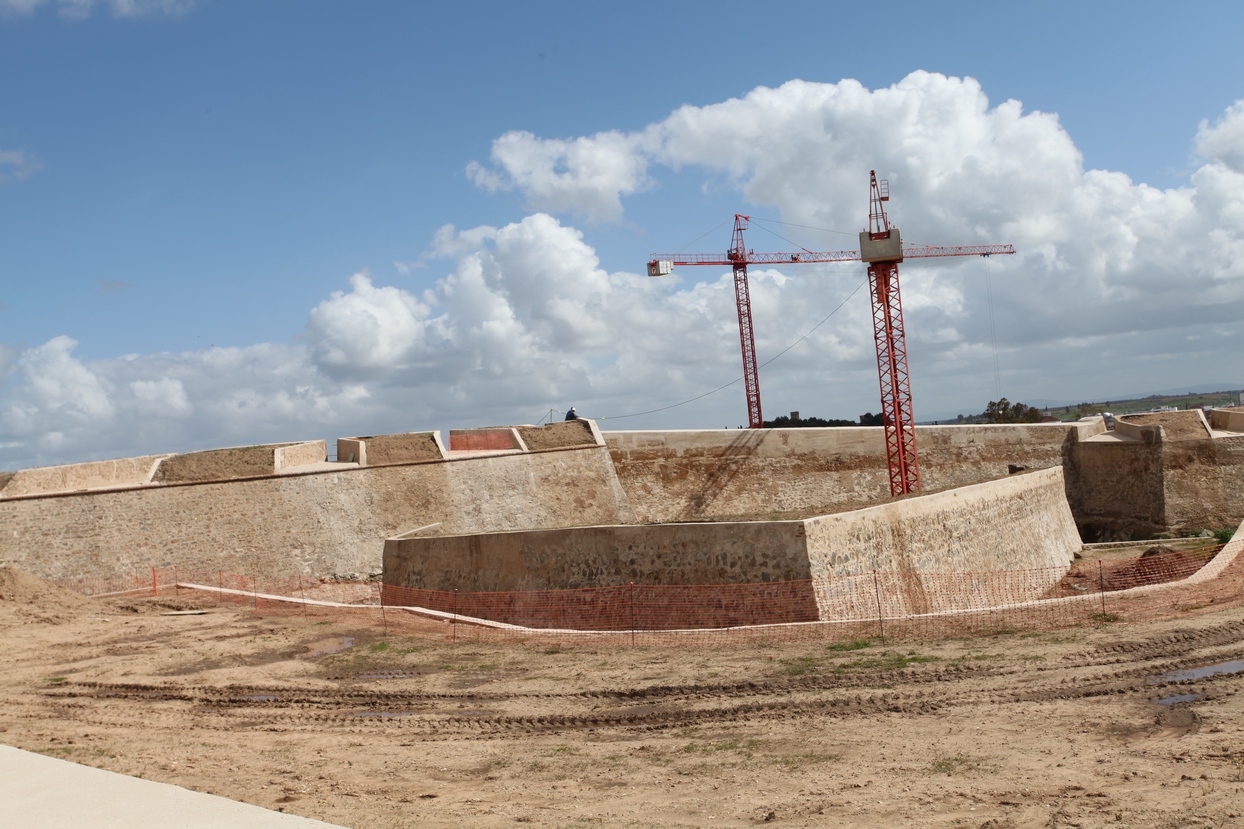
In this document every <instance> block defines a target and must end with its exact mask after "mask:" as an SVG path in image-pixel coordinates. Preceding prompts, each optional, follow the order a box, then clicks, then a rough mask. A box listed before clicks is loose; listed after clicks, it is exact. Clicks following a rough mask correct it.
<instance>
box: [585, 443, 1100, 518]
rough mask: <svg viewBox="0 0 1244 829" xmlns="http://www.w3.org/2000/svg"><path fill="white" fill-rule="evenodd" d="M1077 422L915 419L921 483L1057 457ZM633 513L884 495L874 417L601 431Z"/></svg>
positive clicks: (704, 513)
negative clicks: (798, 425)
mask: <svg viewBox="0 0 1244 829" xmlns="http://www.w3.org/2000/svg"><path fill="white" fill-rule="evenodd" d="M1097 428H1104V427H1095V426H1093V427H1090V426H1086V425H1084V424H1033V425H1014V426H1005V427H999V426H921V427H919V428H918V429H917V430H916V440H917V444H918V446H919V450H920V468H921V475H922V482H923V484H924V490H925V491H926V492H937V491H941V490H945V489H951V488H954V487H961V486H967V485H970V484H976V483H981V482H982V481H989V480H995V479H998V478H1005V477H1006V476H1007V475H1009V474H1011V472H1012V471H1014V470H1016V469H1046V468H1050V467H1054V466H1060V465H1062V464H1063V463H1064V460H1065V457H1066V455H1067V452H1068V450H1069V447H1070V445H1071V444H1072V443H1073V442H1074V440H1075V439H1076V436H1077V435H1079V434H1081V433H1083V434H1091V433H1092V432H1093V431H1094V430H1096V429H1097ZM604 435H605V442H606V444H607V445H608V446H609V449H610V453H611V454H612V456H613V460H614V465H615V466H616V467H617V470H618V478H619V480H620V481H621V482H622V486H623V488H625V489H626V492H627V495H628V496H629V497H630V500H631V504H632V505H633V506H634V508H635V512H636V514H637V515H638V516H639V519H640V520H641V521H654V522H669V521H686V520H692V519H704V518H713V519H718V520H731V519H736V520H738V519H747V520H754V519H761V518H796V517H808V516H813V515H820V514H825V513H830V512H840V511H843V510H851V509H859V508H861V507H866V506H872V505H875V504H878V503H883V502H885V501H888V500H889V499H890V488H889V487H890V485H889V478H888V475H887V472H886V468H887V467H886V464H887V461H886V453H885V437H884V432H883V430H882V429H881V428H880V427H846V428H825V429H740V430H714V431H685V432H679V431H668V432H605V433H604Z"/></svg>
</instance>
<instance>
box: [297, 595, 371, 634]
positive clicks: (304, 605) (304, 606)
mask: <svg viewBox="0 0 1244 829" xmlns="http://www.w3.org/2000/svg"><path fill="white" fill-rule="evenodd" d="M376 590H377V591H379V593H380V624H381V625H383V626H384V635H385V638H386V639H387V638H388V637H389V617H388V616H386V615H385V612H384V582H383V581H378V582H376ZM304 607H305V605H304Z"/></svg>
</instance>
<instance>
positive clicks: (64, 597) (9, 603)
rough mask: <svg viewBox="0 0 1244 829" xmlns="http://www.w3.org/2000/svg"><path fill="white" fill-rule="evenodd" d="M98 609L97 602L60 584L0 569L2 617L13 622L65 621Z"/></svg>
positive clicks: (6, 568) (7, 569)
mask: <svg viewBox="0 0 1244 829" xmlns="http://www.w3.org/2000/svg"><path fill="white" fill-rule="evenodd" d="M96 605H97V602H96V601H95V600H94V599H90V598H87V597H86V596H83V595H81V594H79V593H75V592H73V591H72V590H69V589H67V588H64V587H61V586H60V585H59V584H55V583H53V582H50V581H47V580H46V579H41V578H39V577H38V576H32V575H30V574H29V573H23V572H22V571H21V570H16V569H14V568H12V567H0V614H2V615H3V616H5V617H8V618H9V619H10V620H11V619H12V618H13V617H26V618H28V619H31V620H35V621H42V622H57V621H63V620H64V619H65V618H67V616H68V615H70V614H71V613H73V612H75V611H81V610H84V609H88V608H92V607H95V606H96Z"/></svg>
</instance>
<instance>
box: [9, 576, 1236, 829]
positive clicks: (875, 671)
mask: <svg viewBox="0 0 1244 829" xmlns="http://www.w3.org/2000/svg"><path fill="white" fill-rule="evenodd" d="M0 597H2V598H0V642H2V643H3V649H2V650H0V741H2V742H5V743H8V744H10V745H15V746H18V747H20V748H25V749H30V750H34V751H40V752H44V753H46V754H50V755H52V756H56V757H64V758H67V759H70V760H75V761H77V762H81V763H86V764H89V765H95V766H100V767H103V768H108V769H112V770H114V771H119V772H124V773H128V774H136V775H140V776H143V777H146V778H149V779H154V780H161V781H165V782H169V783H175V784H178V785H181V786H186V787H188V788H192V789H197V790H200V791H207V792H212V793H214V794H220V795H224V796H227V797H231V798H235V799H238V800H243V801H246V802H249V803H255V804H258V805H261V806H266V807H270V808H275V809H283V810H285V811H288V812H294V813H297V814H301V815H306V816H309V817H315V818H320V819H323V820H328V821H333V822H336V823H341V824H344V825H346V826H352V827H404V826H419V827H441V826H444V827H451V826H452V827H460V826H481V827H493V826H513V825H515V824H524V825H531V826H558V827H579V826H585V827H586V826H627V827H647V826H694V827H700V826H704V827H708V826H714V827H715V826H752V825H755V824H760V823H771V824H773V825H779V826H867V827H883V826H884V827H889V826H920V827H924V826H929V827H973V828H974V829H975V827H992V828H993V829H997V828H998V827H1029V826H1032V827H1036V826H1042V827H1044V826H1052V827H1064V826H1067V827H1123V826H1145V827H1152V826H1157V827H1204V826H1213V827H1224V826H1227V827H1230V826H1244V817H1241V815H1242V814H1244V698H1242V697H1240V696H1239V694H1238V691H1240V689H1241V688H1242V687H1244V673H1234V674H1217V675H1213V676H1209V677H1205V678H1201V679H1193V680H1186V681H1181V682H1161V681H1156V679H1155V678H1158V677H1161V676H1163V675H1164V674H1168V673H1170V672H1172V671H1178V670H1185V669H1188V668H1192V667H1196V666H1205V665H1211V664H1216V663H1222V662H1226V661H1229V660H1240V659H1241V658H1244V612H1242V611H1241V610H1240V609H1238V608H1236V609H1230V610H1225V611H1219V612H1218V613H1216V614H1209V615H1203V616H1198V617H1196V619H1195V620H1192V619H1188V620H1182V621H1176V622H1166V623H1160V624H1153V625H1144V626H1122V625H1119V624H1113V625H1106V626H1103V627H1097V628H1084V629H1076V630H1068V631H1060V632H1056V633H1050V634H1037V635H1006V636H995V637H988V638H978V639H965V640H950V641H939V642H880V641H867V642H865V641H861V642H857V643H854V644H851V645H843V644H839V645H835V646H827V645H826V644H824V643H807V642H804V643H777V644H748V645H737V646H734V647H721V648H704V647H697V648H695V649H693V650H692V649H674V648H658V647H635V648H631V647H625V648H619V647H615V646H610V647H607V648H606V647H601V646H600V644H599V643H597V644H595V645H593V644H580V645H577V646H571V647H568V646H567V645H565V644H560V645H559V644H552V643H550V642H547V641H543V642H542V641H535V640H533V641H528V642H523V641H508V642H503V643H481V642H479V641H469V640H468V641H452V640H451V639H450V638H449V637H448V634H447V626H445V625H442V624H440V623H435V622H423V621H416V620H413V619H409V617H407V620H406V621H404V622H402V623H400V625H399V623H398V622H397V621H396V620H395V619H394V618H389V620H388V624H389V629H388V631H387V633H386V631H385V630H383V629H381V628H379V627H375V626H371V625H369V624H366V623H364V622H362V621H361V620H359V619H354V620H351V619H348V618H345V619H342V618H338V619H337V620H333V619H328V618H324V617H320V618H316V617H315V616H310V617H304V616H302V615H301V614H297V615H284V616H256V615H254V614H253V613H252V612H250V611H249V610H246V609H236V608H221V607H215V606H213V605H211V604H202V605H201V604H200V600H196V599H194V598H191V597H187V596H186V595H185V594H184V593H183V595H182V596H180V597H178V596H174V595H173V594H171V593H170V594H167V595H162V596H161V597H159V598H155V599H153V598H150V597H148V598H145V599H121V600H110V601H100V600H91V599H84V598H81V597H78V596H76V595H75V594H69V593H67V592H64V591H61V590H59V589H58V588H55V587H52V586H50V585H47V584H45V583H42V582H39V581H38V580H35V579H32V578H30V577H24V576H21V575H20V574H16V573H14V572H13V571H11V570H8V571H5V570H0ZM198 606H201V607H202V609H204V610H206V612H205V613H203V614H202V615H164V614H166V613H169V612H172V611H174V610H183V611H184V610H188V609H193V608H195V607H198ZM389 615H390V617H393V615H394V614H393V613H392V612H390V614H389ZM1155 700H1166V702H1165V703H1160V702H1156V701H1155ZM1172 700H1174V701H1172Z"/></svg>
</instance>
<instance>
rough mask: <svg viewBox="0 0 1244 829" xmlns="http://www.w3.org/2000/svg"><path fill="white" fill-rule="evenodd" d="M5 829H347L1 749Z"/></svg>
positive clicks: (0, 803)
mask: <svg viewBox="0 0 1244 829" xmlns="http://www.w3.org/2000/svg"><path fill="white" fill-rule="evenodd" d="M0 824H3V825H4V826H5V827H12V828H13V829H62V827H63V829H78V827H88V826H89V827H92V829H114V827H115V828H116V829H121V827H125V829H133V827H136V826H142V827H153V828H155V829H235V828H236V829H341V827H339V826H337V825H336V824H332V823H323V822H321V821H318V820H311V819H309V818H305V817H297V816H296V815H285V814H281V813H280V812H273V811H271V810H269V809H263V808H260V807H259V806H251V805H250V804H247V803H238V802H237V801H236V800H228V799H227V798H223V797H216V796H215V795H211V794H203V793H202V792H192V791H190V790H189V789H183V788H181V787H180V786H171V785H169V784H168V783H155V782H153V781H151V780H140V779H139V778H137V777H129V776H127V775H124V774H117V773H116V772H111V771H104V770H103V769H96V768H91V767H90V766H80V765H78V764H77V763H70V762H68V761H66V760H57V759H56V758H54V757H45V756H44V755H42V754H35V753H33V752H29V751H22V750H21V749H19V748H12V747H11V746H5V745H0Z"/></svg>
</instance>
